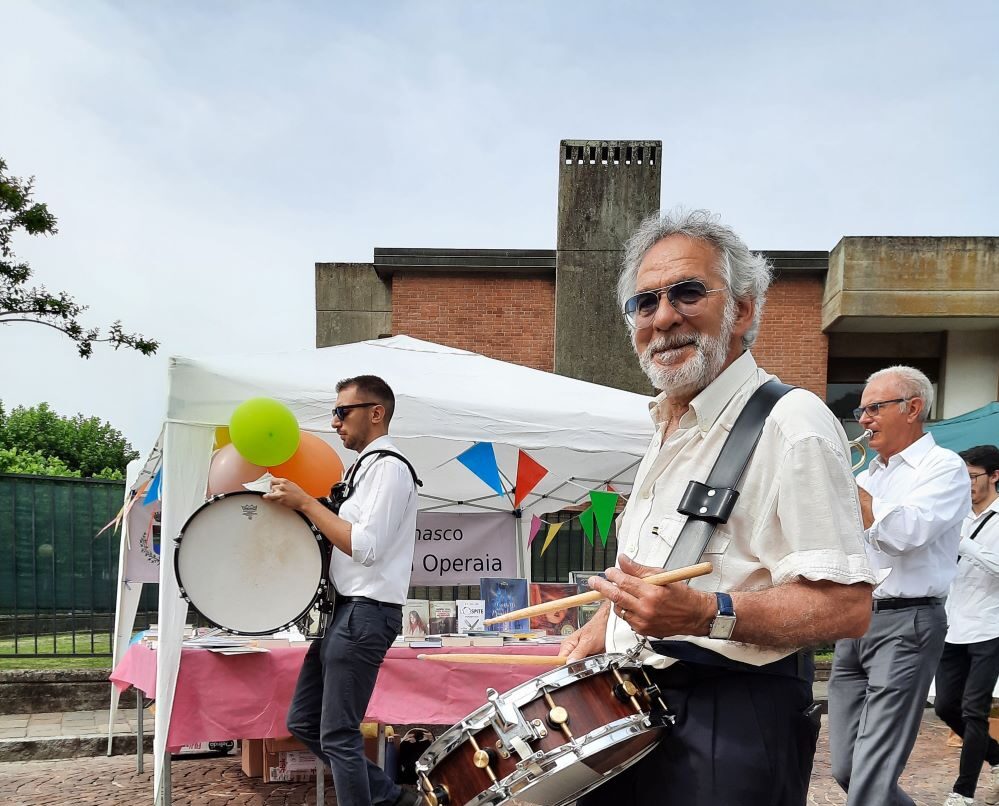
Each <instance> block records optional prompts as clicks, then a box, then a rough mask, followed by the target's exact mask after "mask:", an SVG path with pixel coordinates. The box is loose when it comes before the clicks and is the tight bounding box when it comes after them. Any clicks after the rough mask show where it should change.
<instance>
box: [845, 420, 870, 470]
mask: <svg viewBox="0 0 999 806" xmlns="http://www.w3.org/2000/svg"><path fill="white" fill-rule="evenodd" d="M872 436H874V432H873V431H871V429H870V428H868V429H867V430H866V431H864V433H863V434H861V435H860V436H859V437H857V438H856V439H851V440H850V441H849V442H848V443H847V444H848V445H849V446H850V455H851V456H852V455H853V451H854V449H856V450H858V451H860V456H858V457H857V461H856V462H854V463H853V466H852V468H851V469H852V470H853V472H854V473H856V472H857V471H858V470H860V468H862V467H863V466H864V462H866V461H867V446H866V445H865V444H864V443H865V442H867V440H869V439H870V438H871V437H872Z"/></svg>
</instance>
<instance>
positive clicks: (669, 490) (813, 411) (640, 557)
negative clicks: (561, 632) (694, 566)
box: [607, 352, 875, 667]
mask: <svg viewBox="0 0 999 806" xmlns="http://www.w3.org/2000/svg"><path fill="white" fill-rule="evenodd" d="M773 377H774V376H772V375H769V374H767V373H766V372H764V371H763V370H762V369H759V368H758V367H757V365H756V361H755V360H754V359H753V356H752V354H750V353H749V352H746V353H743V355H742V356H740V357H739V358H738V359H737V360H735V361H734V362H732V364H731V365H730V366H728V367H727V368H726V369H725V371H724V372H722V373H721V375H719V376H718V377H717V378H716V379H715V380H714V381H713V382H712V383H711V384H710V385H709V386H708V387H707V388H706V389H704V390H703V391H702V392H701V393H700V394H698V395H697V396H696V397H695V398H694V399H693V400H692V401H691V403H690V409H689V411H687V413H686V414H684V415H683V417H681V418H680V421H679V427H678V428H677V430H676V431H675V432H674V433H673V434H671V435H670V436H669V438H668V439H667V440H666V441H665V442H663V441H662V437H663V417H662V414H661V412H662V411H663V404H664V402H665V395H661V396H660V397H659V398H657V399H656V402H655V403H654V404H653V407H652V417H653V421H654V422H655V423H656V426H657V429H656V435H655V437H653V440H652V444H651V445H650V446H649V449H648V451H647V452H646V454H645V458H644V459H643V460H642V463H641V465H640V466H639V469H638V473H637V476H636V478H635V485H634V488H633V490H632V494H631V497H630V498H629V500H628V504H627V506H626V507H625V509H624V512H623V513H622V514H621V517H620V520H619V522H618V532H617V534H618V547H619V551H620V552H621V553H623V554H626V555H628V556H630V557H632V558H633V559H634V560H636V561H637V562H639V563H642V564H644V565H649V566H662V565H663V564H664V563H665V562H666V559H667V557H668V556H669V552H670V549H671V548H672V547H673V544H674V543H675V542H676V539H677V536H678V535H679V534H680V530H681V529H682V528H683V525H684V523H685V521H686V516H685V515H681V514H680V513H679V512H677V511H676V508H677V506H678V505H679V504H680V499H681V498H682V497H683V494H684V491H685V490H686V488H687V483H688V482H689V481H691V480H692V479H693V480H696V481H700V482H704V481H705V480H706V479H707V477H708V473H709V472H710V470H711V468H712V466H713V465H714V463H715V459H716V458H717V457H718V454H719V453H720V452H721V449H722V446H723V445H724V443H725V440H726V438H727V437H728V435H729V432H730V431H731V429H732V426H733V425H734V423H735V419H736V417H737V416H738V415H739V413H740V412H741V411H742V409H743V407H744V406H745V404H746V402H747V401H748V400H749V398H750V396H751V395H752V394H753V392H755V391H756V390H757V389H758V388H759V387H760V386H762V385H763V384H764V383H765V382H766V381H768V380H770V379H772V378H773ZM849 456H850V450H849V445H848V443H847V439H846V434H845V433H844V432H843V428H842V426H840V424H839V421H838V420H836V418H835V417H834V416H833V414H832V412H831V411H830V410H829V409H828V407H827V406H826V405H825V404H824V403H823V402H822V401H821V400H819V399H818V398H817V397H816V396H815V395H813V394H812V393H811V392H808V391H807V390H804V389H794V390H792V391H791V392H788V393H787V394H786V395H784V397H782V398H781V399H780V400H779V401H778V402H777V404H776V405H775V406H774V408H773V411H772V413H771V414H770V416H769V417H768V418H767V422H766V425H765V426H764V428H763V433H762V435H761V437H760V441H759V444H758V445H757V447H756V451H755V452H754V454H753V458H752V460H751V461H750V463H749V466H748V468H747V469H746V472H745V475H744V476H743V478H742V482H741V483H740V485H739V490H740V494H739V499H738V501H737V502H736V504H735V508H734V509H733V511H732V516H731V518H730V519H729V521H728V523H724V524H720V525H719V526H718V527H717V528H716V529H715V532H714V535H713V536H712V538H711V540H710V542H709V543H708V545H707V548H706V550H705V552H704V555H703V557H702V559H703V560H707V561H710V562H711V563H712V565H713V566H714V570H713V571H712V573H711V574H709V575H707V576H703V577H699V578H697V579H694V580H692V581H691V582H690V585H691V587H694V588H696V589H699V590H704V591H738V590H760V589H764V588H769V587H773V586H774V585H780V584H782V583H786V582H790V581H792V580H796V579H799V578H802V579H808V580H820V579H822V580H831V581H833V582H838V583H841V584H844V585H849V584H853V583H856V582H867V583H871V584H873V583H874V581H875V580H874V575H873V574H872V573H871V569H870V567H869V566H868V563H867V558H866V556H865V554H864V547H863V537H862V535H863V523H862V521H861V519H860V505H859V503H858V500H857V490H856V486H855V484H854V481H853V476H852V475H851V472H850V461H849ZM736 615H737V616H738V613H736ZM656 637H658V638H666V637H670V638H675V639H681V640H686V641H690V642H692V643H695V644H699V645H701V646H703V647H705V648H707V649H711V650H714V651H715V652H718V653H720V654H722V655H725V656H727V657H729V658H732V659H734V660H739V661H743V662H746V663H751V664H754V665H761V664H765V663H771V662H773V661H776V660H779V659H780V658H782V657H784V656H785V655H788V654H790V653H791V652H792V651H793V650H789V649H773V648H770V647H762V646H756V645H752V644H744V643H739V642H736V641H721V640H718V639H712V638H707V637H702V636H656ZM637 640H638V639H637V637H636V635H635V633H634V632H633V631H632V630H631V628H630V627H629V626H628V625H627V623H625V622H624V621H623V620H622V619H619V618H618V617H617V616H616V615H615V614H614V612H613V610H612V611H611V614H610V620H609V622H608V625H607V649H608V651H610V652H623V651H626V650H627V649H629V648H630V647H632V646H634V645H635V643H636V641H637ZM643 660H644V662H645V663H648V664H651V665H654V666H659V667H663V666H667V665H669V664H670V663H672V662H673V661H672V659H670V658H664V657H662V656H659V655H651V654H649V655H647V656H646V657H644V658H643Z"/></svg>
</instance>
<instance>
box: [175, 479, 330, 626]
mask: <svg viewBox="0 0 999 806" xmlns="http://www.w3.org/2000/svg"><path fill="white" fill-rule="evenodd" d="M176 546H177V548H176V551H175V552H174V571H175V573H176V576H177V584H178V585H179V586H180V592H181V595H182V596H183V597H184V598H185V599H187V601H188V602H190V603H191V604H192V605H193V606H194V607H195V608H196V609H197V611H198V612H199V613H201V615H203V616H204V617H205V618H206V619H207V620H208V621H210V622H211V623H212V624H214V625H215V626H217V627H221V628H223V629H225V630H228V631H229V632H232V633H237V634H242V635H268V634H270V633H273V632H276V631H278V630H281V629H284V628H286V627H289V626H291V625H292V624H294V623H296V622H298V621H299V620H301V619H303V618H304V617H305V616H306V615H307V614H308V613H309V612H310V611H313V610H314V609H315V607H316V606H318V607H319V609H320V610H322V611H324V612H327V611H328V607H327V605H328V601H329V592H328V590H327V589H328V587H329V586H328V583H327V580H326V568H327V566H328V562H329V550H328V548H327V543H326V540H325V539H324V538H323V536H322V535H321V534H320V533H319V532H318V531H317V530H316V529H315V527H314V526H313V525H312V524H311V523H310V522H309V521H308V520H307V519H306V518H305V516H304V515H302V514H301V513H299V512H296V511H295V510H292V509H288V508H287V507H284V506H281V504H276V503H274V502H272V501H267V500H265V499H264V498H263V493H259V492H251V491H246V492H235V493H226V494H224V495H219V496H216V497H215V498H212V499H211V500H209V501H208V502H206V503H205V504H203V505H202V506H201V507H199V508H198V509H197V510H195V512H194V514H192V515H191V517H190V518H188V519H187V523H185V524H184V528H183V529H182V530H181V532H180V536H179V537H178V538H177V540H176Z"/></svg>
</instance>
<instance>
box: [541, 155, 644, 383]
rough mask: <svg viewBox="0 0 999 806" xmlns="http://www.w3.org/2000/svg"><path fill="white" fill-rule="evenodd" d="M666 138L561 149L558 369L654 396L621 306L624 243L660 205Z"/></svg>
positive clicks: (556, 302) (558, 252)
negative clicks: (618, 285) (618, 286)
mask: <svg viewBox="0 0 999 806" xmlns="http://www.w3.org/2000/svg"><path fill="white" fill-rule="evenodd" d="M661 154H662V141H661V140H606V141H600V140H563V141H562V143H561V145H560V146H559V182H558V241H557V255H556V263H555V371H556V372H557V373H559V374H561V375H568V376H570V377H573V378H579V379H581V380H585V381H592V382H593V383H599V384H603V385H605V386H615V387H617V388H619V389H630V390H632V391H634V392H640V393H642V394H649V393H650V392H651V391H652V388H651V385H650V384H649V381H648V379H647V378H646V377H645V375H644V373H643V372H642V371H641V369H640V368H639V366H638V362H637V361H636V360H635V355H634V351H633V349H632V347H631V337H630V335H629V333H628V329H627V326H626V325H625V323H624V318H623V317H622V315H621V312H620V310H619V309H618V304H617V298H616V294H615V287H616V283H617V276H618V272H619V270H620V267H621V256H622V246H623V245H624V242H625V241H626V240H627V238H628V236H629V235H630V234H631V233H632V232H633V231H634V229H635V228H636V227H637V226H638V224H639V223H640V222H641V220H642V219H643V218H645V217H646V216H647V215H649V214H650V213H653V212H655V211H656V210H658V209H659V188H660V182H661V166H660V155H661Z"/></svg>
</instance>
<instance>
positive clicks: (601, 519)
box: [590, 490, 619, 548]
mask: <svg viewBox="0 0 999 806" xmlns="http://www.w3.org/2000/svg"><path fill="white" fill-rule="evenodd" d="M618 497H619V496H618V494H617V493H606V492H602V491H600V490H590V503H591V504H592V507H591V508H592V510H593V516H594V518H595V519H596V521H597V529H599V530H600V541H601V542H602V543H603V544H604V547H605V548H606V547H607V536H608V535H609V534H610V527H611V524H612V523H613V522H614V510H615V509H617V499H618Z"/></svg>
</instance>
